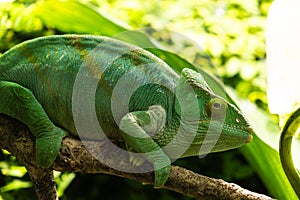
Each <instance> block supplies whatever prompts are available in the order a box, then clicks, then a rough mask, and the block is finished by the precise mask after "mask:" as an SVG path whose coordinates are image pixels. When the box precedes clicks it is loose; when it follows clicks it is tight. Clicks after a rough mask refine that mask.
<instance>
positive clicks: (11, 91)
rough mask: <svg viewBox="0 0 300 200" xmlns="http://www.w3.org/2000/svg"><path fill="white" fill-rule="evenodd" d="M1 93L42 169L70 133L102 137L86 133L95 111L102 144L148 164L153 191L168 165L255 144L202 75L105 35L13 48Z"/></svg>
mask: <svg viewBox="0 0 300 200" xmlns="http://www.w3.org/2000/svg"><path fill="white" fill-rule="evenodd" d="M94 83H96V84H94ZM0 94H1V96H0V102H1V104H0V113H3V114H6V115H9V116H11V117H14V118H16V119H18V120H20V121H21V122H23V123H24V124H26V125H27V126H28V127H29V129H30V131H31V132H32V134H33V135H34V136H35V137H36V159H37V162H38V163H39V165H41V166H42V167H44V168H48V167H50V166H51V165H52V164H53V162H54V160H55V158H56V156H57V155H58V152H59V149H60V147H61V142H62V139H63V137H65V136H66V135H68V133H69V134H71V135H73V136H80V138H86V139H89V140H90V139H99V138H100V139H101V138H102V139H103V137H98V135H97V133H91V132H90V130H92V129H89V126H91V127H92V126H93V125H94V124H93V123H91V124H90V125H89V123H88V122H92V121H93V120H91V121H90V120H89V119H90V116H89V114H90V115H91V116H92V113H95V115H96V118H97V123H98V124H99V125H100V127H101V131H103V133H104V135H105V136H106V137H107V138H109V139H116V140H121V141H124V142H125V144H126V146H127V147H128V149H129V150H130V152H135V153H140V154H142V156H143V157H144V158H145V159H146V160H147V161H149V162H150V163H152V164H153V170H154V186H155V187H162V186H163V185H164V184H165V182H166V181H167V179H168V177H169V173H170V165H171V162H172V160H175V159H177V158H182V157H187V156H197V155H200V154H202V155H203V154H207V153H209V152H218V151H224V150H228V149H232V148H237V147H239V146H241V145H243V144H245V143H248V142H250V141H251V139H252V132H253V130H252V128H251V127H250V125H249V124H248V122H247V120H246V119H245V117H244V116H243V115H242V113H241V112H240V111H239V110H238V109H237V108H236V107H235V106H233V105H231V104H229V103H228V102H227V101H226V100H225V99H224V98H222V97H219V96H217V95H215V94H214V93H213V92H212V90H211V89H210V88H209V86H208V85H207V83H206V82H205V80H204V79H203V77H202V76H201V75H200V74H199V73H197V72H195V71H193V70H191V69H187V68H186V69H183V70H182V72H181V75H180V76H179V75H178V74H177V73H175V72H174V71H173V70H172V69H171V68H170V67H169V66H168V65H167V64H165V63H164V62H163V61H161V60H160V59H158V58H157V57H155V56H154V55H152V54H151V53H149V52H147V51H146V50H143V49H141V48H138V47H136V46H133V45H129V44H126V43H124V42H121V41H118V40H115V39H111V38H107V37H99V36H87V35H64V36H48V37H41V38H37V39H33V40H30V41H26V42H24V43H21V44H19V45H17V46H15V47H13V48H12V49H10V50H9V51H7V52H6V53H4V54H3V55H2V56H1V57H0ZM78 99H79V100H78ZM91 99H92V100H91ZM74 102H75V103H74ZM91 102H92V104H93V105H90V104H91ZM74 105H75V106H74ZM99 134H100V133H99ZM100 135H101V134H100ZM104 139H105V138H104ZM132 160H133V162H134V160H135V159H134V158H133V159H132ZM136 160H138V159H136ZM135 164H137V162H136V163H135Z"/></svg>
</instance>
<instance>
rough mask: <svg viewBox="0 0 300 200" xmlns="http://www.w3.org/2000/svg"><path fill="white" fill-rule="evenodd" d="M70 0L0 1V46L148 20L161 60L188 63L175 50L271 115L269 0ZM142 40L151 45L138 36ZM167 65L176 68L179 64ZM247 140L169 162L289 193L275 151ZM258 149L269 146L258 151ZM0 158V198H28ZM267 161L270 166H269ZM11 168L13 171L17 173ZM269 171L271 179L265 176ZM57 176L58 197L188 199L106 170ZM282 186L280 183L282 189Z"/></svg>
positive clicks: (12, 163) (13, 164) (108, 30)
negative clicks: (268, 88)
mask: <svg viewBox="0 0 300 200" xmlns="http://www.w3.org/2000/svg"><path fill="white" fill-rule="evenodd" d="M53 2H55V3H53ZM72 2H77V1H65V2H64V3H63V2H61V1H37V2H36V1H33V0H27V1H26V0H19V1H18V0H15V1H7V2H0V4H1V5H0V38H1V40H0V52H2V53H3V52H4V51H6V50H8V49H9V48H11V47H12V46H14V45H15V44H17V43H20V42H21V41H24V40H27V39H30V38H35V37H38V36H43V35H52V34H64V33H89V34H101V35H107V36H115V35H116V34H118V33H120V32H123V31H126V29H129V30H134V29H138V28H143V27H150V28H152V29H147V30H149V31H148V32H147V34H148V35H151V37H153V38H155V39H156V40H157V41H159V42H160V44H161V45H164V46H166V47H167V49H172V50H174V49H175V50H176V51H175V52H174V53H175V54H166V53H165V52H161V51H154V52H153V53H155V54H156V55H158V56H160V57H161V58H162V59H164V60H166V62H167V61H170V60H171V64H174V62H172V59H175V60H176V61H178V63H177V64H178V65H180V64H185V63H186V61H185V60H180V58H179V57H177V55H176V54H178V55H181V56H182V57H183V58H184V59H186V60H188V61H189V62H190V63H192V64H194V65H196V66H200V67H203V69H205V70H206V71H207V72H209V73H211V74H214V75H215V76H216V77H220V78H221V79H222V80H223V82H224V83H225V84H226V85H227V86H230V87H231V88H234V90H235V91H236V93H237V96H238V97H239V98H246V99H248V100H250V101H251V102H253V103H255V104H256V105H257V106H258V107H259V108H261V109H262V110H264V111H262V112H263V114H262V115H260V116H262V118H263V119H264V120H265V121H264V120H261V119H258V120H260V121H264V122H266V123H269V121H270V119H271V117H270V116H269V115H267V114H266V113H267V99H266V68H265V56H266V55H265V37H264V27H265V22H266V15H267V11H268V8H269V6H270V3H271V1H270V0H244V1H239V0H227V1H222V0H213V1H212V0H197V1H184V0H177V1H171V0H164V1H158V0H154V1H143V0H134V1H132V0H122V1H120V0H101V1H100V0H82V1H80V2H81V3H82V4H76V3H72ZM91 8H92V9H91ZM53 10H55V12H56V13H55V14H53ZM62 15H64V16H63V17H62ZM152 30H153V31H152ZM164 30H169V31H164ZM174 33H180V34H182V35H184V36H185V38H184V40H183V41H182V42H180V43H179V42H178V37H176V34H174ZM121 36H122V35H121ZM121 36H120V37H121ZM123 36H124V35H123ZM125 36H126V35H125ZM173 37H175V39H174V38H173ZM127 39H128V38H127ZM135 39H136V38H135ZM140 39H141V41H143V42H145V43H147V44H150V45H152V43H151V41H148V39H145V38H144V36H141V37H140ZM133 42H134V41H133ZM195 44H197V45H198V46H197V45H196V46H195ZM195 49H196V51H195ZM166 56H169V57H166ZM203 63H205V64H203ZM175 64H176V62H175ZM171 66H172V65H171ZM215 66H217V67H215ZM172 67H173V68H176V67H178V70H179V69H180V67H179V66H175V65H173V66H172ZM176 69H177V68H176ZM201 70H202V69H201ZM267 118H268V119H267ZM269 118H270V119H269ZM271 121H272V120H271ZM273 124H274V122H273ZM266 132H270V131H266ZM262 134H264V132H263V133H262ZM251 145H252V143H251ZM251 145H250V147H249V148H243V149H242V153H243V154H241V153H240V151H238V150H231V151H227V152H222V153H217V154H211V155H208V156H207V157H205V158H204V159H199V158H187V159H180V160H178V161H177V162H176V163H175V164H178V165H181V166H185V167H186V168H188V169H192V170H193V171H195V172H199V173H201V174H204V175H208V176H211V177H216V178H222V179H224V180H227V181H230V182H235V183H237V184H239V185H241V186H242V187H245V188H247V189H249V190H252V191H256V192H260V193H264V194H268V195H272V196H274V197H276V198H280V197H282V198H283V197H287V196H290V197H291V198H292V197H294V196H292V195H293V194H292V193H291V191H290V188H289V185H286V182H285V181H282V184H281V185H280V184H278V182H276V181H278V180H279V179H280V178H281V176H282V174H281V173H282V172H280V171H279V169H278V168H279V167H280V166H278V158H277V157H276V156H277V152H276V151H275V150H274V149H271V148H269V147H268V146H267V145H265V144H264V142H263V141H261V140H259V139H258V137H256V136H255V142H253V145H252V147H251ZM247 146H248V145H247ZM255 150H256V151H255ZM259 151H262V152H263V151H265V152H267V153H265V154H263V153H262V156H261V157H259V155H257V154H259ZM253 155H257V156H256V157H255V156H253ZM268 155H269V157H268ZM264 156H265V157H264ZM245 157H246V158H247V161H248V162H249V163H250V164H251V165H250V164H249V163H248V162H247V161H246V160H245ZM268 159H270V160H271V161H269V160H268ZM0 160H3V161H1V163H0V169H1V171H0V172H1V173H0V189H1V193H2V192H3V194H0V199H1V195H2V198H3V199H33V193H34V192H33V188H32V187H31V188H29V189H28V187H30V186H31V185H30V184H29V182H28V181H29V179H28V175H27V174H24V168H22V167H19V166H20V165H19V164H18V162H17V161H16V160H15V159H14V158H13V157H12V156H10V155H9V154H7V153H3V154H0ZM216 163H218V164H217V165H216ZM264 165H265V168H264V167H263V166H264ZM270 165H274V166H273V168H272V169H271V168H270ZM277 170H278V173H277ZM280 170H281V169H280ZM268 171H269V172H268ZM16 172H17V174H19V175H18V176H17V177H16V176H15V173H16ZM276 173H277V175H276ZM273 175H274V185H272V181H270V180H268V178H270V177H272V176H273ZM275 176H276V177H275ZM56 180H57V184H58V191H59V195H60V197H61V198H62V199H75V200H80V199H99V198H100V197H101V198H103V199H121V198H122V199H140V200H147V199H153V198H157V199H189V198H187V197H184V196H182V195H180V194H177V193H174V192H170V191H167V190H154V189H152V187H151V186H142V185H141V184H140V183H136V182H132V181H129V180H125V179H120V178H115V177H111V176H106V175H83V174H78V175H76V177H75V174H73V173H57V174H56ZM116 185H118V187H116ZM276 185H279V186H277V187H276ZM25 188H27V189H25ZM272 188H274V189H273V190H272ZM283 188H286V193H285V191H284V189H283ZM116 191H117V192H116Z"/></svg>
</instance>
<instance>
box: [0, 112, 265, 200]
mask: <svg viewBox="0 0 300 200" xmlns="http://www.w3.org/2000/svg"><path fill="white" fill-rule="evenodd" d="M0 138H1V140H0V147H1V148H2V149H6V150H8V151H9V152H10V153H11V154H12V155H14V156H16V158H17V159H18V160H19V161H21V162H22V163H23V164H24V165H25V167H26V168H27V170H28V173H29V175H30V177H31V179H32V182H33V183H34V185H35V190H36V193H37V196H38V198H39V199H40V200H45V199H57V194H56V188H55V181H54V179H53V173H52V170H57V171H62V172H63V171H68V172H82V173H104V174H110V175H115V176H119V177H123V178H128V179H131V180H136V181H138V182H141V183H145V184H152V183H153V173H152V172H151V173H150V172H149V173H143V174H138V173H128V172H122V171H117V170H115V169H113V168H110V167H108V166H106V165H104V164H102V163H101V162H100V161H98V160H97V159H96V158H94V157H93V156H92V154H94V153H97V152H100V151H101V152H102V153H101V155H103V157H102V158H101V159H104V160H105V163H112V162H116V159H115V158H116V157H118V158H120V159H118V161H117V162H119V163H118V164H120V165H122V167H126V169H129V170H130V168H132V167H133V166H132V165H130V164H129V163H130V162H129V157H128V156H126V155H122V152H121V151H120V152H116V151H110V150H109V148H108V144H107V143H106V142H93V141H89V142H88V144H89V147H92V149H90V151H88V150H86V148H85V146H84V145H83V144H82V142H81V141H79V140H77V139H74V138H71V137H66V138H65V139H64V140H63V143H62V148H61V150H60V153H59V156H58V157H57V159H56V161H55V163H54V164H53V166H52V167H51V168H50V169H43V168H40V167H39V166H37V163H36V160H35V138H34V137H33V136H32V135H31V134H30V132H29V130H28V128H27V127H26V126H25V125H23V124H22V123H20V122H18V121H17V120H14V119H12V118H10V117H8V116H5V115H1V114H0ZM91 151H94V152H92V154H91ZM140 167H141V168H143V167H145V165H142V166H140ZM164 188H166V189H169V190H173V191H176V192H179V193H182V194H184V195H186V196H190V197H194V198H195V199H271V198H270V197H268V196H265V195H262V194H257V193H254V192H251V191H249V190H246V189H243V188H241V187H240V186H238V185H236V184H233V183H227V182H225V181H223V180H220V179H214V178H210V177H206V176H202V175H200V174H196V173H194V172H192V171H190V170H187V169H184V168H182V167H178V166H172V168H171V174H170V177H169V179H168V181H167V183H166V184H165V186H164Z"/></svg>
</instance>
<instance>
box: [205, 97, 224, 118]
mask: <svg viewBox="0 0 300 200" xmlns="http://www.w3.org/2000/svg"><path fill="white" fill-rule="evenodd" d="M226 110H227V103H226V102H225V101H224V100H223V99H221V98H217V97H216V98H212V99H211V100H210V101H209V103H208V114H209V116H210V117H212V118H214V119H219V118H222V117H224V116H225V114H226Z"/></svg>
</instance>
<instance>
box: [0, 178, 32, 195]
mask: <svg viewBox="0 0 300 200" xmlns="http://www.w3.org/2000/svg"><path fill="white" fill-rule="evenodd" d="M30 187H32V183H31V182H29V181H21V180H17V179H16V180H13V181H12V182H10V183H8V184H7V185H5V186H3V187H1V188H0V193H4V192H8V191H11V190H19V189H21V188H30Z"/></svg>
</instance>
